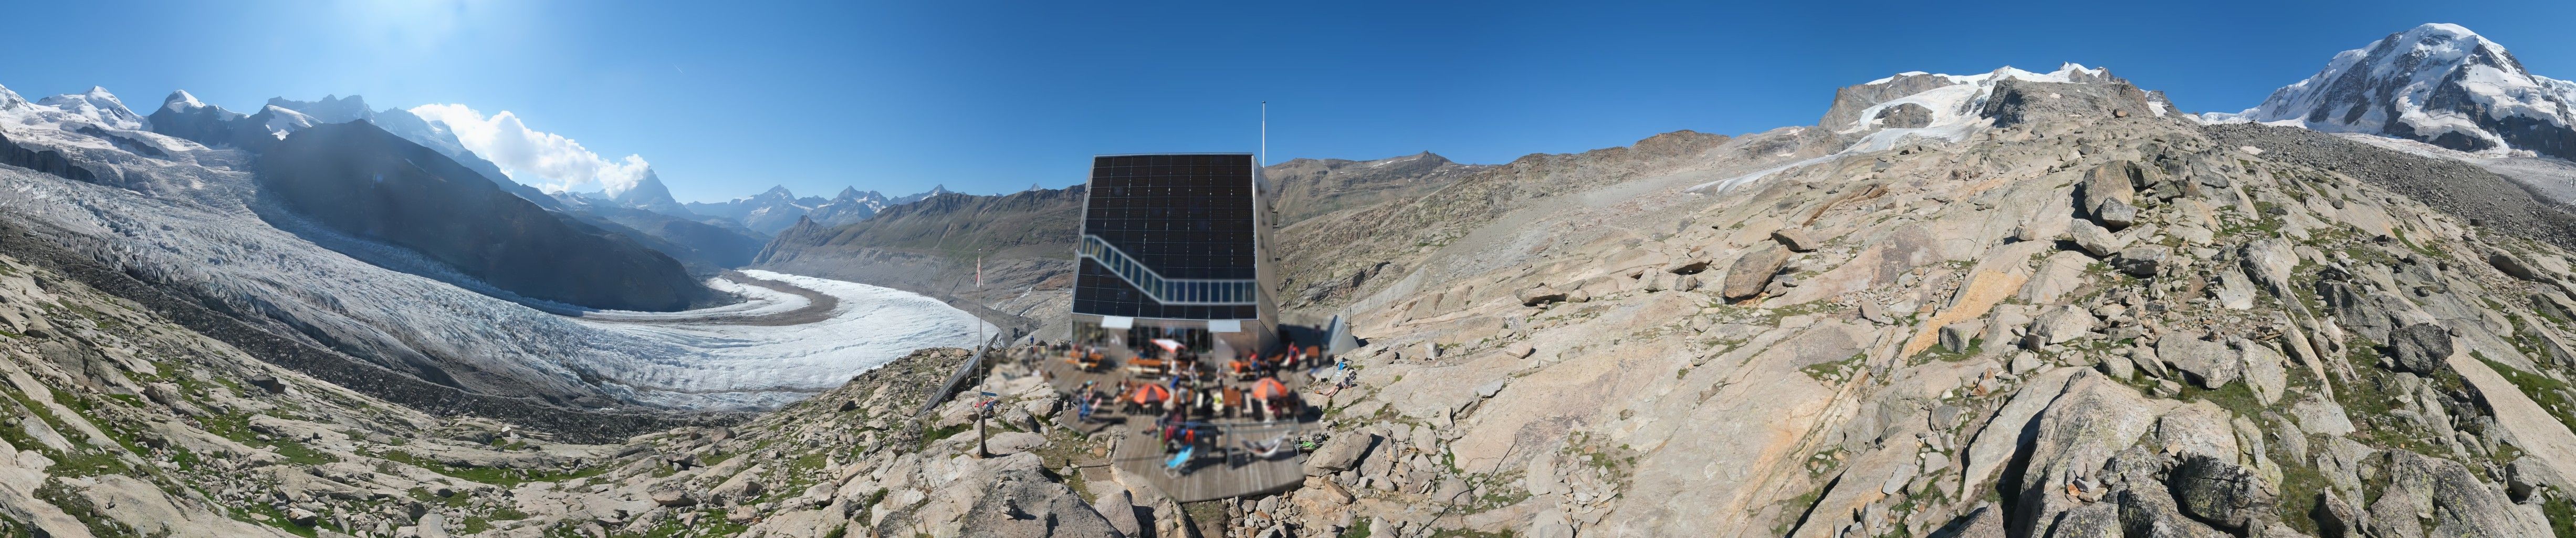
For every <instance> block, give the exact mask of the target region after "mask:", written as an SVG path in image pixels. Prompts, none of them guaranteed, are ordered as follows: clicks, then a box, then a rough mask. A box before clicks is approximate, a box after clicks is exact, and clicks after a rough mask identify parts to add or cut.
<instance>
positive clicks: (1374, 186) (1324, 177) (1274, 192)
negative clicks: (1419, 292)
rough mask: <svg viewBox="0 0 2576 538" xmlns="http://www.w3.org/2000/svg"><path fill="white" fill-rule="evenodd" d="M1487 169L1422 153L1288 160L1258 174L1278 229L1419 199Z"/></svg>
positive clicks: (1266, 168)
mask: <svg viewBox="0 0 2576 538" xmlns="http://www.w3.org/2000/svg"><path fill="white" fill-rule="evenodd" d="M1485 168H1490V167H1489V166H1483V165H1473V164H1460V163H1456V162H1451V161H1450V160H1449V159H1448V158H1446V157H1441V156H1439V155H1433V154H1431V152H1427V151H1426V152H1422V153H1418V154H1413V155H1406V156H1402V157H1389V158H1385V159H1377V160H1373V161H1349V160H1342V159H1289V160H1288V162H1283V163H1279V164H1274V165H1270V166H1268V167H1264V168H1263V169H1262V170H1261V175H1262V178H1263V179H1266V180H1268V181H1269V184H1270V192H1269V196H1270V200H1271V203H1270V206H1271V208H1272V209H1273V210H1275V211H1277V213H1278V214H1277V217H1276V221H1275V222H1277V223H1278V224H1279V225H1281V226H1287V225H1292V224H1296V223H1298V222H1301V221H1304V220H1306V219H1311V218H1315V217H1319V216H1323V215H1327V214H1331V213H1333V212H1336V211H1342V210H1345V209H1357V208H1363V207H1369V206H1375V205H1380V204H1385V203H1388V202H1403V201H1410V200H1412V199H1415V198H1419V197H1421V196H1423V195H1425V194H1429V193H1431V192H1432V191H1435V190H1439V189H1440V188H1441V187H1444V186H1448V185H1449V183H1450V182H1453V181H1456V180H1457V179H1458V178H1460V177H1464V176H1466V175H1468V174H1473V173H1476V172H1477V171H1479V170H1483V169H1485Z"/></svg>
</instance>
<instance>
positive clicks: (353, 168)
mask: <svg viewBox="0 0 2576 538" xmlns="http://www.w3.org/2000/svg"><path fill="white" fill-rule="evenodd" d="M258 163H259V166H258V168H259V173H258V176H257V179H258V183H259V188H260V189H261V191H262V193H261V194H262V195H263V196H273V197H274V198H275V199H276V200H278V201H279V202H281V203H282V204H283V205H284V206H285V207H287V208H288V209H290V210H292V211H294V212H295V213H297V214H298V215H300V216H302V217H306V218H310V219H312V220H313V221H315V222H317V223H319V224H321V225H323V226H327V227H329V228H331V229H333V230H336V231H339V232H341V233H347V234H350V235H354V236H358V237H362V238H367V239H372V240H377V241H383V242H386V243H390V244H393V245H396V246H401V247H404V248H407V249H411V250H413V251H415V252H418V253H420V254H421V255H422V256H425V257H428V258H429V259H431V260H435V261H437V262H439V263H442V264H445V265H447V266H449V267H452V268H454V269H456V270H457V271H458V272H460V273H463V274H464V275H465V276H468V277H471V278H475V279H478V280H481V281H483V282H485V283H488V284H491V285H492V286H494V287H497V288H500V289H502V290H506V291H508V292H511V293H516V294H518V295H521V296H525V297H528V298H532V299H539V300H546V301H556V302H562V303H567V304H573V305H578V306H585V307H591V308H604V309H616V310H648V311H670V310H681V309H685V308H688V307H689V306H690V305H692V304H698V303H703V302H707V301H709V300H710V299H712V297H713V295H714V293H713V292H712V291H710V290H707V289H706V288H705V287H703V286H702V285H700V284H699V283H698V282H697V281H696V280H695V279H693V278H691V277H690V276H689V274H688V272H687V271H685V270H683V269H682V268H681V266H680V263H679V262H677V261H674V260H672V259H671V257H670V256H666V255H663V254H662V253H659V252H655V251H653V250H652V249H648V248H645V247H644V246H643V245H640V244H637V243H635V242H634V241H633V240H631V239H628V238H626V237H624V236H620V235H617V234H613V233H609V232H607V231H605V230H601V229H599V228H597V227H594V226H590V225H587V224H583V223H580V222H577V221H573V220H571V219H569V218H567V217H563V216H561V215H558V214H555V213H550V212H548V211H546V210H544V209H542V208H539V207H537V206H536V205H535V204H533V203H530V202H528V201H527V200H525V199H522V198H520V197H518V196H516V195H513V194H510V193H508V192H504V191H502V190H501V189H500V188H499V187H498V186H495V185H494V184H493V183H492V181H491V180H488V179H486V178H484V177H483V176H482V175H480V174H478V173H476V172H474V171H473V170H470V169H467V168H465V167H464V166H462V165H459V164H457V163H456V161H454V160H452V159H449V158H447V156H445V155H441V154H439V153H437V152H435V151H431V150H429V149H428V148H425V147H421V146H420V145H418V144H413V143H411V142H410V141H406V140H403V139H402V138H400V137H396V136H394V135H393V134H391V133H387V132H385V131H384V130H382V129H378V128H376V127H375V126H373V125H370V124H366V123H363V122H360V123H343V124H324V125H315V126H312V127H309V128H305V129H303V130H300V131H297V132H295V133H294V134H292V135H289V136H287V137H286V139H285V140H282V141H279V142H278V143H277V144H276V145H275V146H274V147H272V148H269V149H268V150H266V151H265V152H263V153H261V154H260V156H259V161H258Z"/></svg>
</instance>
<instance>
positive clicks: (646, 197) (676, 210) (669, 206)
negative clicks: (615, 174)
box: [607, 168, 698, 218]
mask: <svg viewBox="0 0 2576 538" xmlns="http://www.w3.org/2000/svg"><path fill="white" fill-rule="evenodd" d="M607 194H608V199H609V200H610V201H614V202H617V204H618V205H623V206H626V207H632V208H636V209H642V210H645V211H651V212H655V213H661V214H664V215H670V216H674V217H681V218H697V216H698V215H697V214H696V213H691V212H689V208H688V207H686V206H682V205H680V201H679V200H674V199H671V189H670V187H668V186H664V185H663V184H662V176H660V175H658V174H655V173H653V170H652V169H651V168H646V169H644V179H641V180H637V181H636V182H635V184H634V185H633V186H629V187H626V188H624V189H621V190H613V191H609V192H608V193H607Z"/></svg>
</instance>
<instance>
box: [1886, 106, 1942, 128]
mask: <svg viewBox="0 0 2576 538" xmlns="http://www.w3.org/2000/svg"><path fill="white" fill-rule="evenodd" d="M1878 121H1879V124H1878V125H1879V126H1880V127H1887V128H1890V129H1917V128H1922V127H1927V126H1930V125H1932V109H1931V108H1926V107H1924V106H1923V105H1921V104H1916V103H1901V104H1898V105H1896V106H1891V107H1887V108H1882V109H1878Z"/></svg>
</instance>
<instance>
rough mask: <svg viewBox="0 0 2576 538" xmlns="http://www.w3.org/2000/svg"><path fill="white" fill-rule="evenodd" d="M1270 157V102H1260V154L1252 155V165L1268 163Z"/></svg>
mask: <svg viewBox="0 0 2576 538" xmlns="http://www.w3.org/2000/svg"><path fill="white" fill-rule="evenodd" d="M1269 159H1270V102H1269V101H1262V102H1261V154H1260V155H1256V156H1253V158H1252V160H1253V163H1252V167H1253V168H1260V167H1262V166H1264V165H1268V164H1270V163H1269V161H1268V160H1269Z"/></svg>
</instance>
